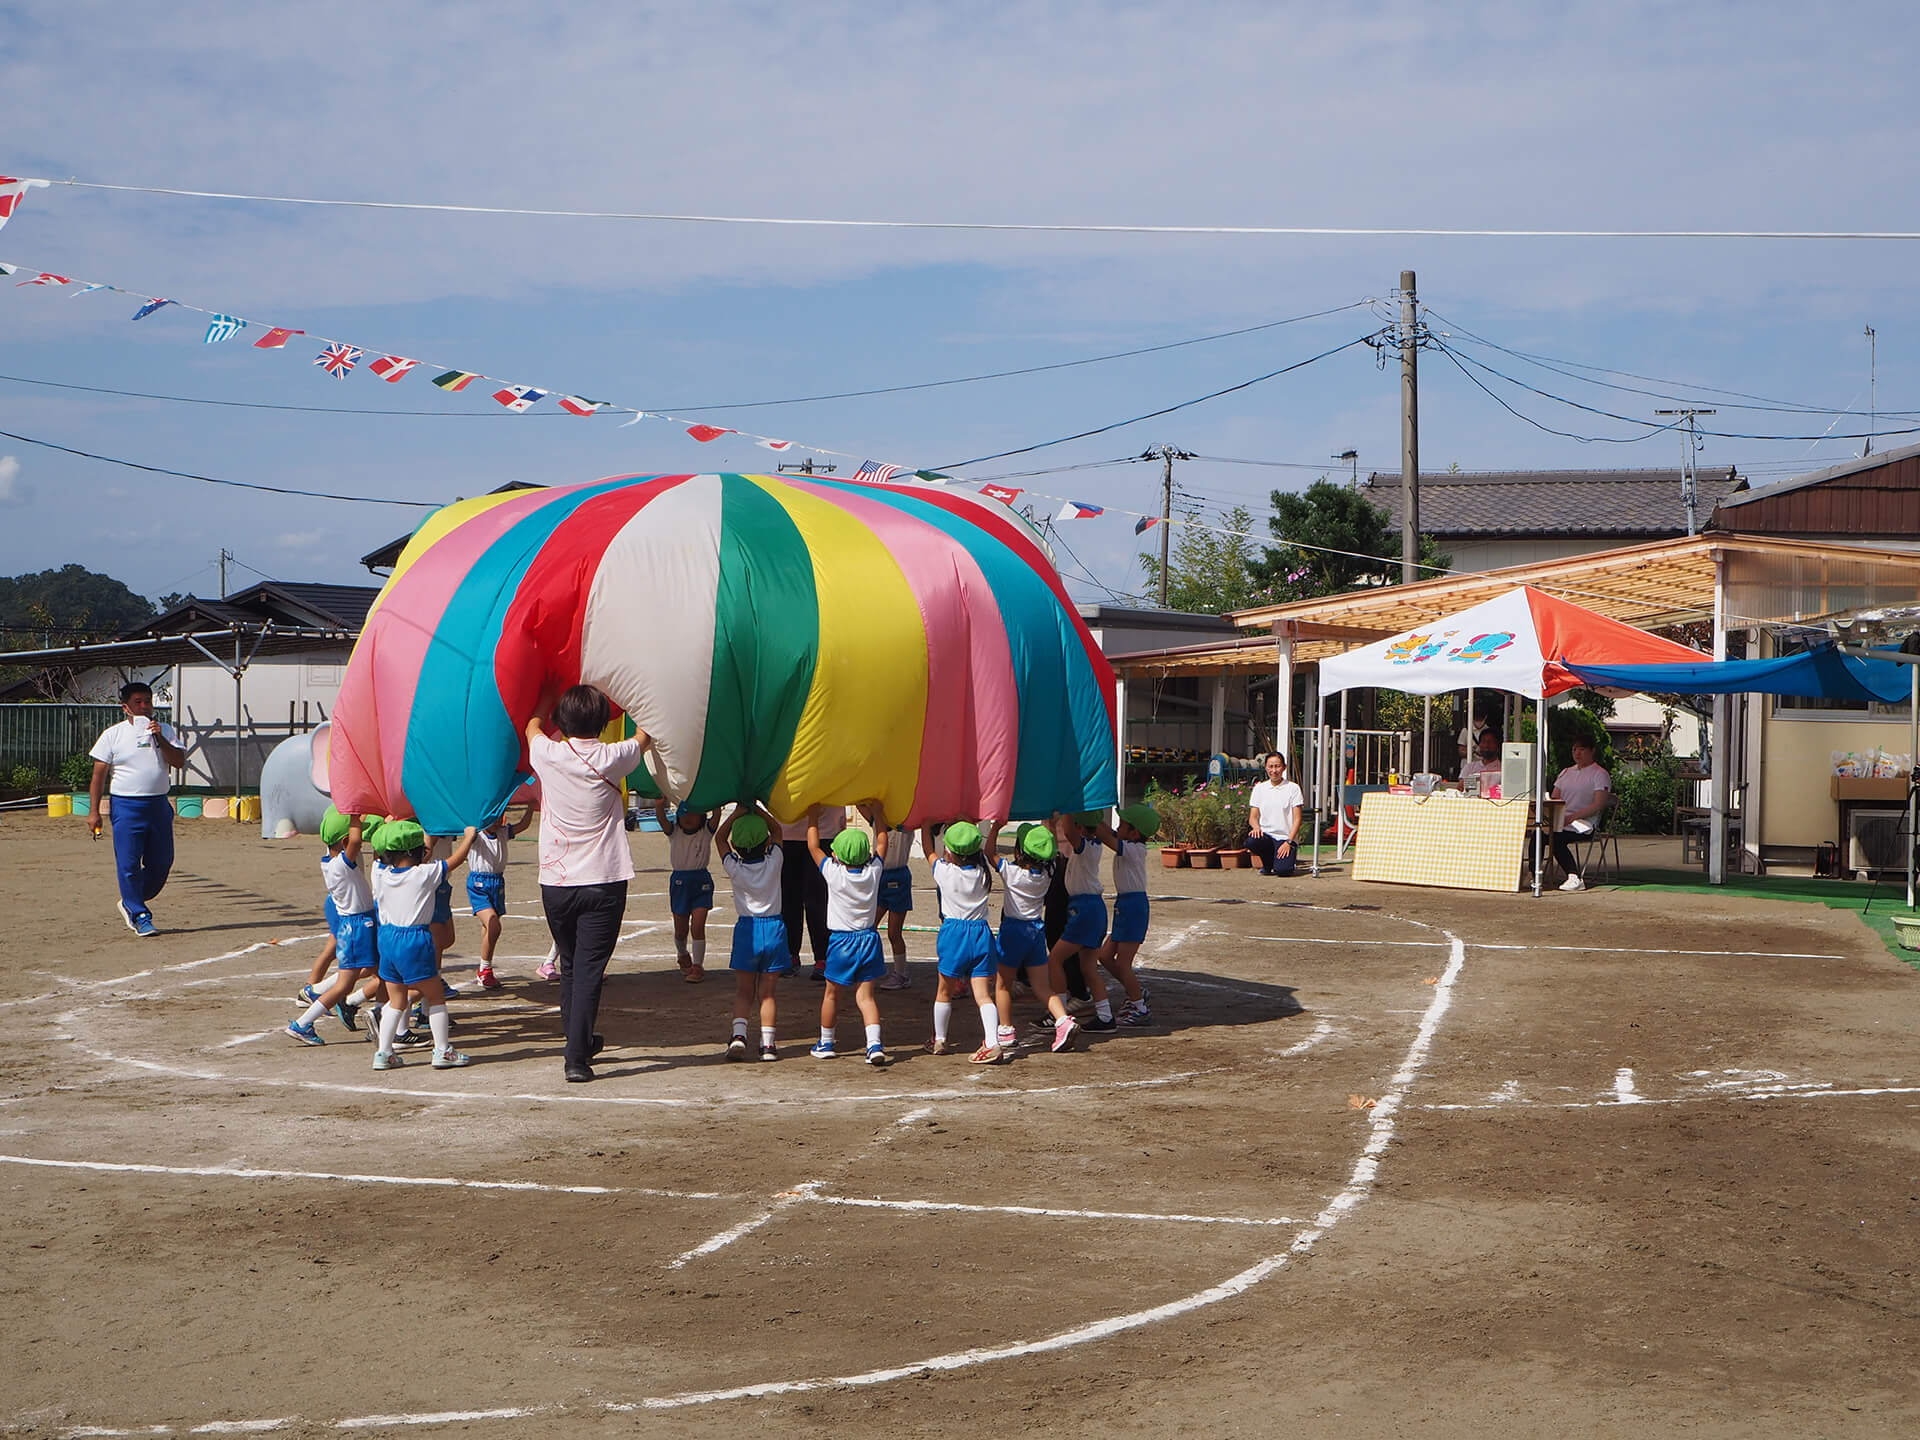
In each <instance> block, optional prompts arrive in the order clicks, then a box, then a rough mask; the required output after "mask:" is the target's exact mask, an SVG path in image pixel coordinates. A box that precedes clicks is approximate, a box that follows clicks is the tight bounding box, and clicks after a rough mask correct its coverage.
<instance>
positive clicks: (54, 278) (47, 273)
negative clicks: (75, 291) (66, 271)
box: [13, 270, 73, 290]
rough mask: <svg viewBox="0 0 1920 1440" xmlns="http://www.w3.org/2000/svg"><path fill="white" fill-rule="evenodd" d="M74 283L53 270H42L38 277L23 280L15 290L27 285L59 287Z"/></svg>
mask: <svg viewBox="0 0 1920 1440" xmlns="http://www.w3.org/2000/svg"><path fill="white" fill-rule="evenodd" d="M72 283H73V281H72V280H70V279H68V278H67V277H66V276H65V275H56V274H54V273H53V272H52V271H51V270H42V271H41V272H40V273H39V274H38V275H36V276H34V277H33V279H31V280H22V281H21V282H20V284H18V285H16V286H14V287H13V288H14V289H16V290H19V289H21V288H22V287H24V286H27V285H55V286H59V285H71V284H72Z"/></svg>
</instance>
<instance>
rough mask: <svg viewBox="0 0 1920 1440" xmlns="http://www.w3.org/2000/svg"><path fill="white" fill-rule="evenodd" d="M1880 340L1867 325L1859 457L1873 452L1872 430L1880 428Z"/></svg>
mask: <svg viewBox="0 0 1920 1440" xmlns="http://www.w3.org/2000/svg"><path fill="white" fill-rule="evenodd" d="M1879 387H1880V342H1879V340H1878V339H1877V338H1876V337H1875V335H1874V333H1873V326H1871V325H1869V326H1867V442H1866V444H1864V445H1862V446H1861V447H1860V458H1861V459H1862V460H1864V459H1866V458H1867V456H1869V455H1871V454H1872V453H1873V432H1874V431H1875V430H1878V429H1879V428H1880V388H1879Z"/></svg>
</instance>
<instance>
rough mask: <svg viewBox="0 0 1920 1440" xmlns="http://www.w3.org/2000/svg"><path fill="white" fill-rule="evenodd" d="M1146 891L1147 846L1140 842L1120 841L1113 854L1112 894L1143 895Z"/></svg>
mask: <svg viewBox="0 0 1920 1440" xmlns="http://www.w3.org/2000/svg"><path fill="white" fill-rule="evenodd" d="M1146 889H1147V846H1146V842H1145V841H1142V840H1122V841H1121V842H1120V848H1119V849H1118V850H1116V851H1114V853H1113V893H1114V894H1116V895H1138V894H1145V893H1146Z"/></svg>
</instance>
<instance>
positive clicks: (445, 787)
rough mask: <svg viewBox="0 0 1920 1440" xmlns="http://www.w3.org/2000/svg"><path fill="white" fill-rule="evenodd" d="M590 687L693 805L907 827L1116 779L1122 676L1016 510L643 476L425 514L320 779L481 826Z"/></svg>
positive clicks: (868, 487) (911, 491)
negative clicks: (865, 813) (814, 812)
mask: <svg viewBox="0 0 1920 1440" xmlns="http://www.w3.org/2000/svg"><path fill="white" fill-rule="evenodd" d="M581 682H585V683H587V684H591V685H596V686H598V687H599V688H600V689H602V690H604V691H605V692H606V693H607V695H608V696H609V697H611V699H612V700H613V703H614V704H615V705H616V706H618V707H619V708H620V709H621V710H623V711H625V712H626V713H627V714H628V715H629V716H631V717H632V719H633V721H634V722H635V723H636V724H637V725H638V726H639V727H640V728H641V729H643V730H645V731H646V732H647V733H648V734H649V735H651V736H652V737H653V738H654V742H655V749H654V751H653V752H651V753H649V755H648V756H647V760H646V765H647V768H648V770H649V772H650V774H651V779H652V782H653V786H657V787H658V789H659V790H660V791H661V792H663V793H665V794H666V795H668V796H671V797H673V798H675V799H685V800H688V801H690V802H691V803H692V804H694V805H698V806H701V807H703V808H705V807H711V806H716V805H720V804H724V803H726V802H727V801H731V800H737V799H741V798H744V797H757V798H760V799H764V800H766V801H767V802H768V804H769V805H770V807H771V808H772V810H773V812H774V814H775V815H777V816H780V817H782V818H785V819H793V818H796V817H798V816H800V815H803V814H804V813H805V812H806V810H807V808H808V807H809V806H812V805H827V804H851V803H856V802H859V801H863V800H867V799H877V800H879V801H880V802H881V804H882V805H883V806H884V807H885V809H886V813H887V815H888V817H889V818H891V819H895V820H896V821H897V820H900V819H904V820H905V821H907V822H909V823H916V822H918V821H919V820H921V819H923V818H926V819H946V818H950V817H952V816H956V815H966V816H998V817H1005V816H1009V815H1013V816H1030V815H1044V814H1046V813H1048V812H1049V811H1053V810H1065V811H1075V810H1087V809H1091V808H1098V807H1101V806H1105V805H1110V804H1112V803H1113V802H1114V800H1115V798H1116V796H1115V775H1114V715H1113V703H1114V678H1113V672H1112V670H1111V669H1110V668H1109V667H1108V665H1107V663H1106V660H1105V658H1104V657H1103V656H1102V655H1101V653H1100V650H1099V647H1098V646H1097V645H1096V644H1095V643H1094V641H1093V638H1092V636H1091V635H1090V634H1089V633H1088V631H1087V628H1086V625H1085V624H1084V622H1082V620H1081V619H1080V616H1079V613H1078V612H1077V611H1076V610H1075V609H1074V607H1073V605H1072V603H1071V602H1070V601H1069V600H1068V599H1067V596H1066V592H1065V590H1064V589H1063V588H1062V586H1061V584H1060V579H1059V576H1058V575H1057V574H1056V573H1055V571H1054V569H1053V565H1052V563H1051V562H1050V561H1049V560H1048V558H1047V556H1046V553H1045V552H1044V551H1043V550H1042V548H1041V546H1040V543H1039V538H1038V536H1037V535H1035V533H1034V532H1033V530H1032V529H1031V528H1030V527H1029V526H1028V525H1027V524H1026V523H1025V522H1024V521H1023V520H1021V519H1020V517H1019V516H1017V515H1015V514H1014V513H1013V512H1012V511H1011V510H1009V509H1008V508H1007V507H1006V506H1004V505H1001V504H999V503H998V502H997V501H992V500H986V499H982V498H980V497H978V496H975V495H972V494H968V493H962V492H960V491H955V490H949V489H945V488H942V487H938V486H920V485H915V486H911V487H907V486H900V485H877V484H867V483H858V482H840V481H833V480H827V479H820V478H809V479H801V478H799V477H793V476H780V477H775V476H769V475H653V476H623V477H620V478H617V479H611V480H602V481H598V482H596V483H594V484H590V485H573V486H566V487H562V488H554V489H539V490H518V491H510V492H507V493H504V494H494V495H486V496H482V497H480V498H479V499H475V500H463V501H460V502H458V503H456V504H453V505H449V506H447V507H446V508H444V509H442V510H439V511H436V512H435V513H434V514H433V515H432V516H431V517H429V518H428V520H427V521H426V522H425V523H424V524H423V525H422V526H421V527H420V529H419V530H418V531H417V532H416V533H415V535H414V537H413V539H412V541H410V542H409V544H408V545H407V548H406V551H405V553H403V554H402V555H401V557H400V560H399V563H398V564H397V565H396V566H395V567H394V572H393V576H392V578H391V579H389V580H388V581H387V585H386V588H385V589H384V590H382V591H381V593H380V598H379V599H378V600H377V601H376V602H375V605H374V608H373V610H372V611H371V612H370V613H369V615H368V617H367V624H366V628H365V630H364V631H363V632H362V634H361V636H360V640H359V643H358V644H357V645H356V646H355V647H354V651H353V659H352V660H351V662H350V663H349V664H348V667H347V674H346V679H345V681H344V682H343V684H342V686H341V689H340V699H339V703H338V706H337V707H336V709H335V712H334V716H333V733H332V741H331V757H330V759H331V781H332V792H333V798H334V802H335V803H336V804H337V805H339V806H340V807H341V808H343V809H353V810H369V811H379V812H381V813H391V814H401V815H405V814H411V815H415V816H417V817H418V818H419V819H420V821H421V822H422V823H423V824H424V825H425V826H426V828H427V830H428V831H429V832H435V833H447V832H453V831H457V830H459V829H460V828H461V827H462V826H465V825H470V824H480V823H484V822H485V821H487V820H489V819H491V818H493V817H495V816H497V815H499V814H500V813H501V811H502V809H503V808H504V806H505V805H506V802H507V798H508V796H509V795H510V794H511V793H512V792H513V790H514V789H515V787H516V786H517V785H518V784H519V780H520V776H521V775H522V774H523V773H524V771H525V768H526V749H525V744H524V741H523V739H522V734H521V732H522V729H523V727H524V726H525V724H526V721H527V719H528V718H529V717H530V716H532V715H534V714H536V713H538V714H547V713H549V712H550V709H551V706H552V703H553V701H554V699H555V698H556V697H557V696H558V695H559V694H560V692H561V691H563V690H564V689H566V688H567V687H568V686H570V685H574V684H578V683H581ZM635 778H636V782H638V781H639V780H640V778H641V777H639V776H636V777H635ZM653 786H647V787H644V788H653Z"/></svg>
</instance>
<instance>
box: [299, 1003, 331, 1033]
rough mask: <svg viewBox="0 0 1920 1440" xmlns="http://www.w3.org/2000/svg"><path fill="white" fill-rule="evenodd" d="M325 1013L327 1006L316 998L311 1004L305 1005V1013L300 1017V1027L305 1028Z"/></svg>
mask: <svg viewBox="0 0 1920 1440" xmlns="http://www.w3.org/2000/svg"><path fill="white" fill-rule="evenodd" d="M326 1013H327V1007H326V1006H324V1005H322V1004H321V1003H320V1002H319V1001H318V1000H316V1001H314V1002H313V1004H311V1005H309V1006H308V1007H307V1013H306V1014H304V1015H302V1016H301V1017H300V1025H301V1028H302V1029H305V1028H306V1027H307V1026H309V1025H311V1024H313V1022H314V1021H316V1020H318V1019H319V1018H320V1017H321V1016H322V1015H324V1014H326Z"/></svg>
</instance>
